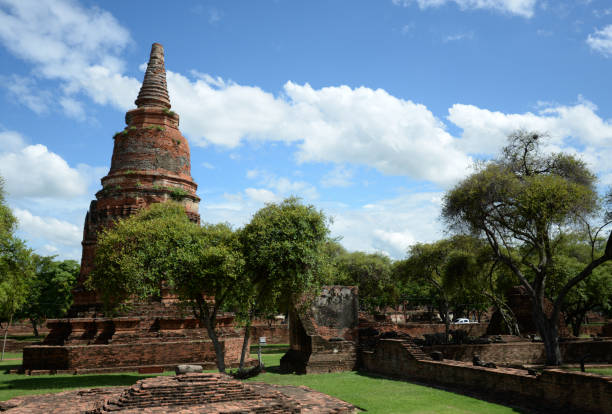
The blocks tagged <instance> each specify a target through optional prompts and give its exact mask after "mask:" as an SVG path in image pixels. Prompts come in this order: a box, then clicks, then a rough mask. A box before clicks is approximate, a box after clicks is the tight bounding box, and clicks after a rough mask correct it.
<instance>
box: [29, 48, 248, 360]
mask: <svg viewBox="0 0 612 414" xmlns="http://www.w3.org/2000/svg"><path fill="white" fill-rule="evenodd" d="M135 104H136V109H132V110H130V111H128V112H127V113H126V114H125V123H126V127H125V129H124V130H123V131H121V132H118V133H116V134H115V135H114V137H113V139H114V148H113V155H112V161H111V168H110V171H109V173H108V174H107V175H106V176H105V177H104V178H102V180H101V181H102V189H101V190H100V191H98V192H97V193H96V199H95V200H93V201H92V202H91V204H90V207H89V211H88V212H87V215H86V217H85V225H84V230H83V242H82V245H83V253H82V259H81V273H80V276H79V279H78V282H77V286H76V288H75V289H74V290H73V298H74V304H73V306H72V308H71V309H70V311H69V314H68V316H69V318H66V319H52V320H48V321H47V326H48V327H49V328H50V330H51V331H50V333H49V335H47V337H46V338H45V340H44V342H43V345H40V346H31V347H26V348H25V349H24V354H23V369H24V370H26V371H36V370H44V371H49V370H51V371H59V372H61V371H67V372H92V371H103V370H106V369H109V370H118V369H125V370H131V369H135V368H139V369H141V370H142V369H145V370H146V369H149V370H153V371H155V370H156V369H162V368H164V367H166V368H168V367H173V366H174V365H176V364H179V363H200V364H204V365H205V366H214V361H215V357H214V351H213V348H212V344H211V342H210V340H209V338H208V335H207V334H206V331H205V329H203V327H200V326H199V323H198V321H197V320H196V319H195V318H193V316H191V315H189V314H188V313H187V311H186V310H182V309H181V308H180V307H179V306H178V305H177V303H176V298H175V296H174V295H173V294H172V292H170V291H169V290H167V289H166V290H164V291H163V292H162V297H161V299H159V300H151V301H149V302H147V303H139V304H135V305H134V306H132V308H131V310H130V311H129V312H127V313H125V314H122V315H120V316H113V317H107V316H106V315H104V313H103V306H102V303H101V300H100V298H99V296H98V295H97V294H96V293H95V292H92V291H88V290H87V289H86V288H85V286H84V282H85V280H86V279H87V276H88V274H89V273H90V272H91V270H92V268H93V265H94V258H95V254H96V241H97V235H98V233H99V232H100V231H101V230H102V229H104V228H106V227H108V226H110V225H112V223H113V222H114V221H115V220H117V219H120V218H124V217H127V216H130V215H132V214H134V213H136V212H137V211H139V210H140V209H142V208H145V207H147V206H149V205H151V204H153V203H163V202H165V201H168V200H177V201H179V202H180V203H182V204H183V205H184V207H185V213H186V214H187V216H188V217H189V219H190V220H192V221H194V222H196V223H199V221H200V216H199V214H198V203H199V201H200V199H199V198H198V196H197V195H196V189H197V185H196V183H195V182H194V181H193V178H192V177H191V165H190V152H189V144H188V143H187V140H186V139H185V138H184V137H183V135H182V134H181V132H180V131H179V129H178V127H179V116H178V114H176V113H174V112H173V111H171V110H170V108H171V105H170V98H169V96H168V89H167V86H166V70H165V64H164V49H163V46H162V45H161V44H159V43H154V44H153V46H152V48H151V55H150V59H149V63H148V66H147V70H146V73H145V77H144V81H143V83H142V87H141V89H140V93H139V94H138V97H137V99H136V101H135ZM220 319H221V320H220V321H219V326H220V327H221V329H222V339H223V343H224V346H225V351H226V365H228V366H231V365H233V363H234V362H235V361H236V360H237V359H238V358H239V352H240V346H241V344H242V342H241V341H242V339H241V338H240V337H239V334H238V332H235V331H234V330H233V328H231V326H229V325H230V324H231V319H232V318H231V316H227V315H226V316H223V315H222V316H220Z"/></svg>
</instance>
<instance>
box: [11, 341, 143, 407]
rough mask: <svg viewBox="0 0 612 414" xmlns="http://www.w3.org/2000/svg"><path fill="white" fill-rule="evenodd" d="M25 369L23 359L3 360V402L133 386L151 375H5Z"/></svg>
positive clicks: (16, 355)
mask: <svg viewBox="0 0 612 414" xmlns="http://www.w3.org/2000/svg"><path fill="white" fill-rule="evenodd" d="M4 357H5V359H6V358H9V357H10V358H21V353H6V354H5V355H4ZM20 366H21V359H19V360H8V361H7V360H4V361H0V401H4V400H9V399H11V398H13V397H17V396H19V395H28V394H47V393H51V392H60V391H64V390H67V389H71V388H93V387H110V386H114V385H132V384H134V383H135V382H136V381H137V380H139V379H142V378H148V377H150V376H151V375H140V374H137V373H131V372H128V373H118V374H89V375H68V374H66V375H35V376H27V375H21V374H5V370H8V369H13V368H18V367H20Z"/></svg>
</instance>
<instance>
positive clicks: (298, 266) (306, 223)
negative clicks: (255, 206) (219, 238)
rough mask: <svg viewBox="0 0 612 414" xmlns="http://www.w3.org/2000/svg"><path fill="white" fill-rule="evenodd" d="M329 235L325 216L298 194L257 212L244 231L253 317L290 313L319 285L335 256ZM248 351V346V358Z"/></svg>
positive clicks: (243, 240)
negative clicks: (328, 243)
mask: <svg viewBox="0 0 612 414" xmlns="http://www.w3.org/2000/svg"><path fill="white" fill-rule="evenodd" d="M328 233H329V229H328V227H327V219H326V218H325V214H323V212H322V211H318V210H317V209H316V208H315V207H314V206H312V205H308V206H307V205H304V204H301V203H300V200H299V199H298V198H295V197H290V198H287V199H285V200H284V201H282V202H280V203H271V204H268V205H266V206H265V207H264V208H262V209H261V210H259V211H257V212H256V213H255V215H254V216H253V218H252V219H251V221H250V222H249V223H248V224H247V225H246V226H245V227H244V229H243V230H242V231H241V232H240V239H241V242H242V248H243V252H244V260H245V269H246V274H247V275H248V277H249V280H250V281H251V283H252V286H253V293H254V294H253V296H252V301H251V302H250V303H249V305H250V310H249V312H248V313H249V315H251V316H252V315H254V314H255V313H257V312H259V313H263V314H266V313H271V312H275V311H276V312H278V311H288V310H290V308H291V307H292V306H294V305H295V304H296V303H297V301H298V299H299V298H300V297H301V296H302V295H303V294H304V293H305V292H313V291H315V290H316V289H317V288H318V287H319V285H320V282H321V281H322V280H323V279H324V272H325V268H326V266H325V265H326V258H327V257H329V255H328V254H327V253H326V250H325V249H326V241H327V235H328ZM327 247H328V246H327ZM248 331H249V330H248V329H247V330H246V331H245V335H246V337H245V338H248ZM245 343H246V341H245ZM245 352H246V350H245V348H243V353H242V358H241V359H242V360H243V359H244V355H245Z"/></svg>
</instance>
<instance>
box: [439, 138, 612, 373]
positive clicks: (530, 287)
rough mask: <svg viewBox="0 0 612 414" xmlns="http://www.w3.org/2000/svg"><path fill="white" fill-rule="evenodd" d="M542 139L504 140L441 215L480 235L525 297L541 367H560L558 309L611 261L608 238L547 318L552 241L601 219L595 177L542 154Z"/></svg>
mask: <svg viewBox="0 0 612 414" xmlns="http://www.w3.org/2000/svg"><path fill="white" fill-rule="evenodd" d="M541 140H542V135H540V134H538V133H531V132H525V131H518V132H515V133H514V134H512V135H510V137H509V142H508V145H507V146H506V147H505V148H504V149H503V151H502V155H501V156H500V157H499V158H498V159H496V160H493V161H491V162H489V163H487V164H483V165H480V166H478V167H477V170H476V172H474V173H473V174H471V175H470V176H468V177H467V178H466V179H464V180H463V181H462V182H460V183H459V184H457V185H456V186H455V187H454V188H453V189H451V190H450V191H448V192H447V193H446V194H445V196H444V201H443V210H442V216H443V218H444V219H445V220H446V222H447V223H448V224H449V225H450V226H451V228H453V229H454V230H456V231H459V232H469V233H472V234H476V235H478V236H482V237H484V238H486V240H487V241H488V243H489V245H490V246H491V248H492V249H493V252H494V254H495V255H496V257H497V258H498V259H499V260H500V262H501V263H503V264H504V265H505V266H507V267H508V268H509V269H510V270H511V271H512V273H513V274H514V275H515V276H516V277H517V278H518V279H519V280H520V283H521V284H522V285H523V286H524V287H525V289H526V290H527V292H528V294H529V296H530V297H531V301H532V311H533V312H532V313H533V318H534V322H535V325H536V326H537V328H538V331H539V333H540V336H541V337H542V339H543V341H544V346H545V350H546V363H547V364H548V365H559V364H560V363H561V354H560V351H559V339H558V336H559V335H558V331H559V315H560V312H561V308H562V304H563V302H564V300H565V298H566V296H567V295H568V293H569V292H570V291H571V290H572V288H574V287H575V286H576V285H577V284H578V283H580V282H581V281H583V280H585V279H586V278H587V277H588V276H589V275H590V274H591V273H592V271H593V270H594V269H595V268H597V267H598V266H600V265H601V264H602V263H604V262H606V261H607V260H609V259H610V258H612V243H611V242H610V239H609V238H608V242H607V244H606V247H605V249H604V252H603V254H602V255H601V256H599V257H596V258H594V259H593V260H590V261H589V263H588V264H586V265H585V266H584V267H583V268H582V269H581V270H580V271H579V272H577V273H576V274H574V275H573V276H572V277H571V278H570V279H569V280H567V281H566V282H565V283H564V284H563V286H562V287H561V288H560V289H559V291H558V292H557V293H556V297H555V298H553V307H552V311H551V312H549V313H547V312H546V309H545V300H544V299H545V292H546V286H547V283H549V282H550V278H551V277H554V272H552V269H553V265H554V256H555V252H556V250H557V248H558V244H557V243H556V240H558V238H559V237H562V236H563V235H564V234H566V233H567V232H568V230H569V229H571V228H572V227H577V228H586V229H587V230H588V232H589V233H590V234H592V235H595V234H596V233H598V232H599V231H601V228H602V227H601V226H600V227H599V228H597V229H596V230H591V229H592V228H593V227H594V224H593V223H594V222H595V221H596V218H597V217H601V214H599V213H600V212H601V208H600V205H599V200H598V196H597V192H596V189H595V181H596V180H595V176H594V175H593V174H592V173H591V172H590V171H589V169H588V168H587V167H586V165H585V163H584V162H583V161H581V160H579V159H577V158H575V157H574V156H572V155H567V154H563V153H558V154H550V155H546V154H542V153H541V151H540V149H539V146H540V142H541ZM606 224H607V223H606V222H604V223H603V224H602V225H603V226H605V225H606ZM518 247H521V249H520V250H519V249H518ZM519 251H520V254H518V255H517V252H519Z"/></svg>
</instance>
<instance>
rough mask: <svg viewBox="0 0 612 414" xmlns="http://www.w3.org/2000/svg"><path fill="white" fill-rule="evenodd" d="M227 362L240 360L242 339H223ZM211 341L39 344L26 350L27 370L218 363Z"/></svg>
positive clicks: (24, 367) (24, 364)
mask: <svg viewBox="0 0 612 414" xmlns="http://www.w3.org/2000/svg"><path fill="white" fill-rule="evenodd" d="M221 342H222V344H223V346H224V348H225V361H226V363H227V364H228V365H229V364H231V363H235V362H236V361H238V360H239V359H240V350H241V347H242V338H223V339H222V340H221ZM215 361H216V359H215V351H214V348H213V345H212V342H211V341H208V340H199V341H197V340H196V341H178V342H157V343H134V344H110V345H67V346H54V345H37V346H29V347H26V348H24V350H23V369H24V370H26V371H29V370H62V371H63V370H74V371H78V370H95V369H108V368H112V369H120V368H124V367H135V368H137V367H142V366H151V365H158V366H172V365H176V364H185V363H208V364H206V365H210V364H214V363H215Z"/></svg>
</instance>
